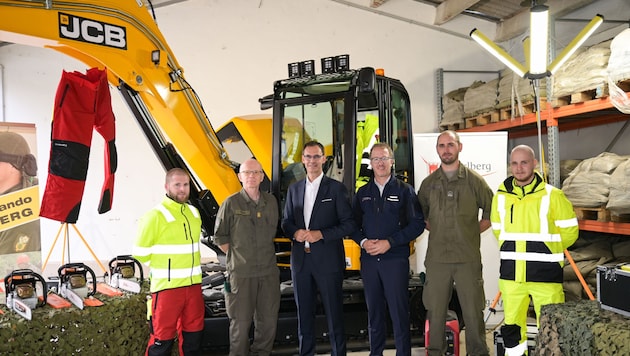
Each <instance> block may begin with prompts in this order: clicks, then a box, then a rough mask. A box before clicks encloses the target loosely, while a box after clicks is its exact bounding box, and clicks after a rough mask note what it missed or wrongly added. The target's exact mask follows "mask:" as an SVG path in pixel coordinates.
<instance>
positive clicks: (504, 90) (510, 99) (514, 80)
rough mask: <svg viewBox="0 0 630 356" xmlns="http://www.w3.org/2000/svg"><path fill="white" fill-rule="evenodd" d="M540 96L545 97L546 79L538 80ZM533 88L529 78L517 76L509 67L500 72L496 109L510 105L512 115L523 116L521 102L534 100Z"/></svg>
mask: <svg viewBox="0 0 630 356" xmlns="http://www.w3.org/2000/svg"><path fill="white" fill-rule="evenodd" d="M539 94H540V97H541V99H545V98H546V97H547V81H546V80H544V79H543V80H541V81H540V93H539ZM534 99H535V98H534V88H533V87H532V83H531V81H530V80H529V79H525V78H522V77H519V76H518V75H516V73H514V72H513V71H512V70H511V69H505V70H503V71H502V72H501V79H500V80H499V92H498V96H497V105H496V108H497V109H503V108H506V107H511V108H512V109H513V110H512V115H511V116H512V117H518V116H523V115H524V114H525V112H524V110H523V106H522V104H523V103H525V104H527V103H531V102H533V101H534Z"/></svg>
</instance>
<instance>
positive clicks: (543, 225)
mask: <svg viewBox="0 0 630 356" xmlns="http://www.w3.org/2000/svg"><path fill="white" fill-rule="evenodd" d="M552 189H553V186H552V185H551V184H545V190H546V191H547V194H545V195H543V197H542V198H541V199H540V211H539V213H538V214H539V216H538V218H539V219H540V234H541V235H542V234H545V235H546V234H549V220H547V215H549V205H550V203H549V201H550V198H551V190H552Z"/></svg>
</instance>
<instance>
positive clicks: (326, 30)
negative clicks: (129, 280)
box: [0, 0, 630, 273]
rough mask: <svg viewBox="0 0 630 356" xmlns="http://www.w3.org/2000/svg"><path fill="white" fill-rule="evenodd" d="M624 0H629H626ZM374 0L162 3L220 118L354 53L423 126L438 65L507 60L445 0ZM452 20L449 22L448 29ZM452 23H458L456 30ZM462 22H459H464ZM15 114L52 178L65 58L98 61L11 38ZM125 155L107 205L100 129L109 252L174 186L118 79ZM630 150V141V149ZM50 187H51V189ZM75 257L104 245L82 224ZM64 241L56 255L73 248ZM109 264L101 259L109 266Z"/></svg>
mask: <svg viewBox="0 0 630 356" xmlns="http://www.w3.org/2000/svg"><path fill="white" fill-rule="evenodd" d="M615 1H622V0H615ZM353 3H356V4H363V5H365V1H362V0H351V1H347V3H345V4H344V3H343V2H341V1H321V0H300V1H294V0H273V1H251V0H250V1H242V0H241V1H235V0H189V1H185V2H183V3H178V4H175V5H170V6H166V7H162V8H158V9H156V15H157V22H158V25H159V26H160V29H161V30H162V32H163V33H164V35H165V37H166V39H167V41H168V42H169V45H170V46H171V48H172V49H173V51H174V53H175V54H176V56H177V59H178V61H179V63H180V64H181V65H182V66H183V69H184V75H185V77H186V78H187V80H188V81H189V82H190V83H191V84H192V85H193V87H194V88H195V90H196V91H197V93H198V94H199V95H200V97H201V99H202V101H203V104H204V107H205V109H206V110H207V111H208V115H209V116H210V118H211V121H212V123H213V125H214V126H215V127H218V126H219V125H220V124H222V123H223V122H225V121H226V120H228V119H229V118H230V117H232V116H235V115H242V114H252V113H260V111H259V107H258V98H260V97H262V96H264V95H266V94H270V93H271V90H272V84H273V81H274V80H277V79H282V78H285V77H286V76H287V63H290V62H294V61H300V60H306V59H315V61H316V63H317V65H316V68H317V70H318V71H319V70H320V69H319V59H320V58H321V57H325V56H331V55H337V54H349V55H350V64H351V66H352V67H354V68H358V67H362V66H373V67H381V68H385V71H386V74H387V75H388V76H391V77H395V78H399V79H401V80H402V82H403V84H405V86H406V87H407V89H408V90H409V92H410V96H411V99H412V115H413V117H414V132H432V131H436V130H437V120H436V116H437V114H436V104H435V103H436V97H435V93H436V85H435V71H436V70H437V69H438V68H444V69H447V70H497V69H498V68H499V67H500V65H499V64H498V62H497V61H496V60H494V59H493V58H492V57H490V55H489V54H487V53H485V52H484V51H483V50H482V49H481V48H480V47H479V46H478V45H477V44H476V43H474V42H473V41H471V40H469V39H468V38H467V36H468V33H469V32H470V30H472V28H474V27H477V28H479V29H480V30H481V31H482V32H484V33H486V34H488V35H490V34H492V33H494V25H493V24H490V23H486V22H483V21H480V20H475V19H473V18H471V17H466V16H459V17H458V18H457V19H455V20H454V21H452V22H451V23H449V24H448V25H447V26H444V27H442V28H441V29H439V30H437V29H434V28H433V26H432V25H431V24H432V21H433V16H434V11H435V10H434V8H433V7H432V6H428V5H424V4H420V3H419V2H416V1H413V0H397V1H390V2H387V3H385V4H384V5H382V6H381V7H380V8H379V9H380V10H379V11H387V12H388V13H390V14H392V15H389V16H385V15H383V14H379V13H376V12H370V11H365V10H359V9H356V8H354V7H352V6H350V5H351V4H353ZM445 31H446V32H445ZM448 31H452V33H451V32H448ZM453 33H454V34H453ZM0 66H1V67H0V68H2V69H3V76H0V77H3V82H2V84H3V91H2V92H3V95H4V97H3V99H4V108H2V109H3V114H4V115H0V117H4V120H6V121H8V122H30V123H35V124H36V125H37V132H38V147H37V149H38V153H39V162H38V164H39V178H40V184H41V185H42V187H43V186H44V184H45V180H46V172H47V163H48V158H49V155H48V151H49V145H50V121H51V119H52V107H53V101H54V96H55V91H56V88H57V84H58V81H59V79H60V75H61V71H62V70H67V71H71V70H79V71H84V70H85V69H86V67H85V66H84V65H83V64H82V63H79V62H77V61H75V60H73V59H71V58H68V57H65V56H63V55H61V54H58V53H56V52H54V51H52V50H48V49H41V48H32V47H26V46H22V45H10V46H4V47H0ZM474 79H475V78H472V77H471V76H466V75H462V76H448V78H447V81H446V83H445V88H444V89H445V91H450V90H452V89H456V88H458V87H463V86H468V85H469V84H470V83H471V82H472V81H473V80H474ZM112 101H113V102H112V105H113V107H114V112H115V114H116V118H117V139H116V142H117V146H118V153H119V165H118V172H117V175H116V189H115V192H114V206H113V209H112V211H111V212H109V213H107V214H104V215H99V214H97V213H96V208H97V204H98V199H99V194H100V189H101V186H100V185H101V184H102V179H103V159H102V157H103V142H102V139H101V138H100V136H99V135H98V134H97V133H95V134H94V140H93V145H92V153H91V165H90V169H89V173H88V178H87V184H86V189H85V193H84V201H83V204H82V207H81V214H80V216H79V220H78V223H77V225H76V226H77V227H78V228H79V230H80V231H81V233H82V234H83V236H84V237H85V238H86V239H87V241H88V243H89V245H90V246H91V248H92V249H93V250H94V251H95V253H96V255H97V257H98V258H99V259H102V260H109V259H110V258H112V257H114V256H115V255H118V254H128V253H130V249H131V246H132V241H133V238H134V236H135V229H136V223H137V220H138V218H139V217H140V216H141V215H142V214H143V213H144V212H145V211H146V210H147V209H149V208H150V207H152V206H153V205H154V204H156V203H157V202H158V201H159V200H160V199H161V197H162V194H163V192H164V191H163V176H164V172H163V169H162V167H161V165H160V163H159V162H158V161H157V159H156V158H155V156H154V154H153V152H152V151H151V149H150V148H149V145H148V144H147V143H146V142H145V140H144V139H143V137H144V136H143V134H142V132H141V131H140V130H139V128H138V126H137V124H136V123H135V121H134V120H133V119H132V117H131V115H130V114H129V112H128V110H127V108H126V105H125V104H124V103H123V102H122V100H121V98H120V96H119V95H118V94H117V92H116V90H115V89H114V91H113V92H112ZM629 151H630V150H629ZM41 191H42V192H43V189H41ZM58 228H59V223H57V222H53V221H49V220H47V219H42V234H43V237H42V245H43V248H42V251H43V253H44V257H45V254H46V253H47V252H48V251H49V250H50V247H51V246H52V244H53V240H54V238H55V235H56V233H57V230H58ZM70 241H71V246H70V250H71V258H72V260H91V259H92V257H91V255H90V253H89V252H88V251H87V249H86V248H85V247H84V246H83V244H82V243H81V242H80V240H79V239H78V238H76V237H75V236H74V235H73V233H72V231H71V235H70ZM61 245H62V241H58V242H57V244H56V250H55V251H54V252H53V253H52V256H51V261H59V260H60V259H61V257H62V256H61V252H60V251H61V250H60V248H61ZM97 273H98V271H97Z"/></svg>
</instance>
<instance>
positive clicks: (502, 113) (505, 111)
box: [499, 99, 547, 121]
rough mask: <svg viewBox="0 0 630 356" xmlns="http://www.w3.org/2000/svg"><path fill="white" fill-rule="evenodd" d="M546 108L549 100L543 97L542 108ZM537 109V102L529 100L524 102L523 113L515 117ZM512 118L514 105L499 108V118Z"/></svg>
mask: <svg viewBox="0 0 630 356" xmlns="http://www.w3.org/2000/svg"><path fill="white" fill-rule="evenodd" d="M545 109H547V100H544V99H541V100H540V110H541V111H542V110H545ZM535 111H536V103H535V102H533V101H528V102H526V103H523V113H522V115H520V116H515V118H516V117H521V116H525V115H527V114H531V113H533V112H535ZM511 119H512V107H510V106H508V107H505V108H502V109H500V110H499V120H501V121H504V120H511Z"/></svg>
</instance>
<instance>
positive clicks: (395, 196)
mask: <svg viewBox="0 0 630 356" xmlns="http://www.w3.org/2000/svg"><path fill="white" fill-rule="evenodd" d="M387 201H400V199H399V198H398V196H397V195H390V196H388V197H387Z"/></svg>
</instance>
